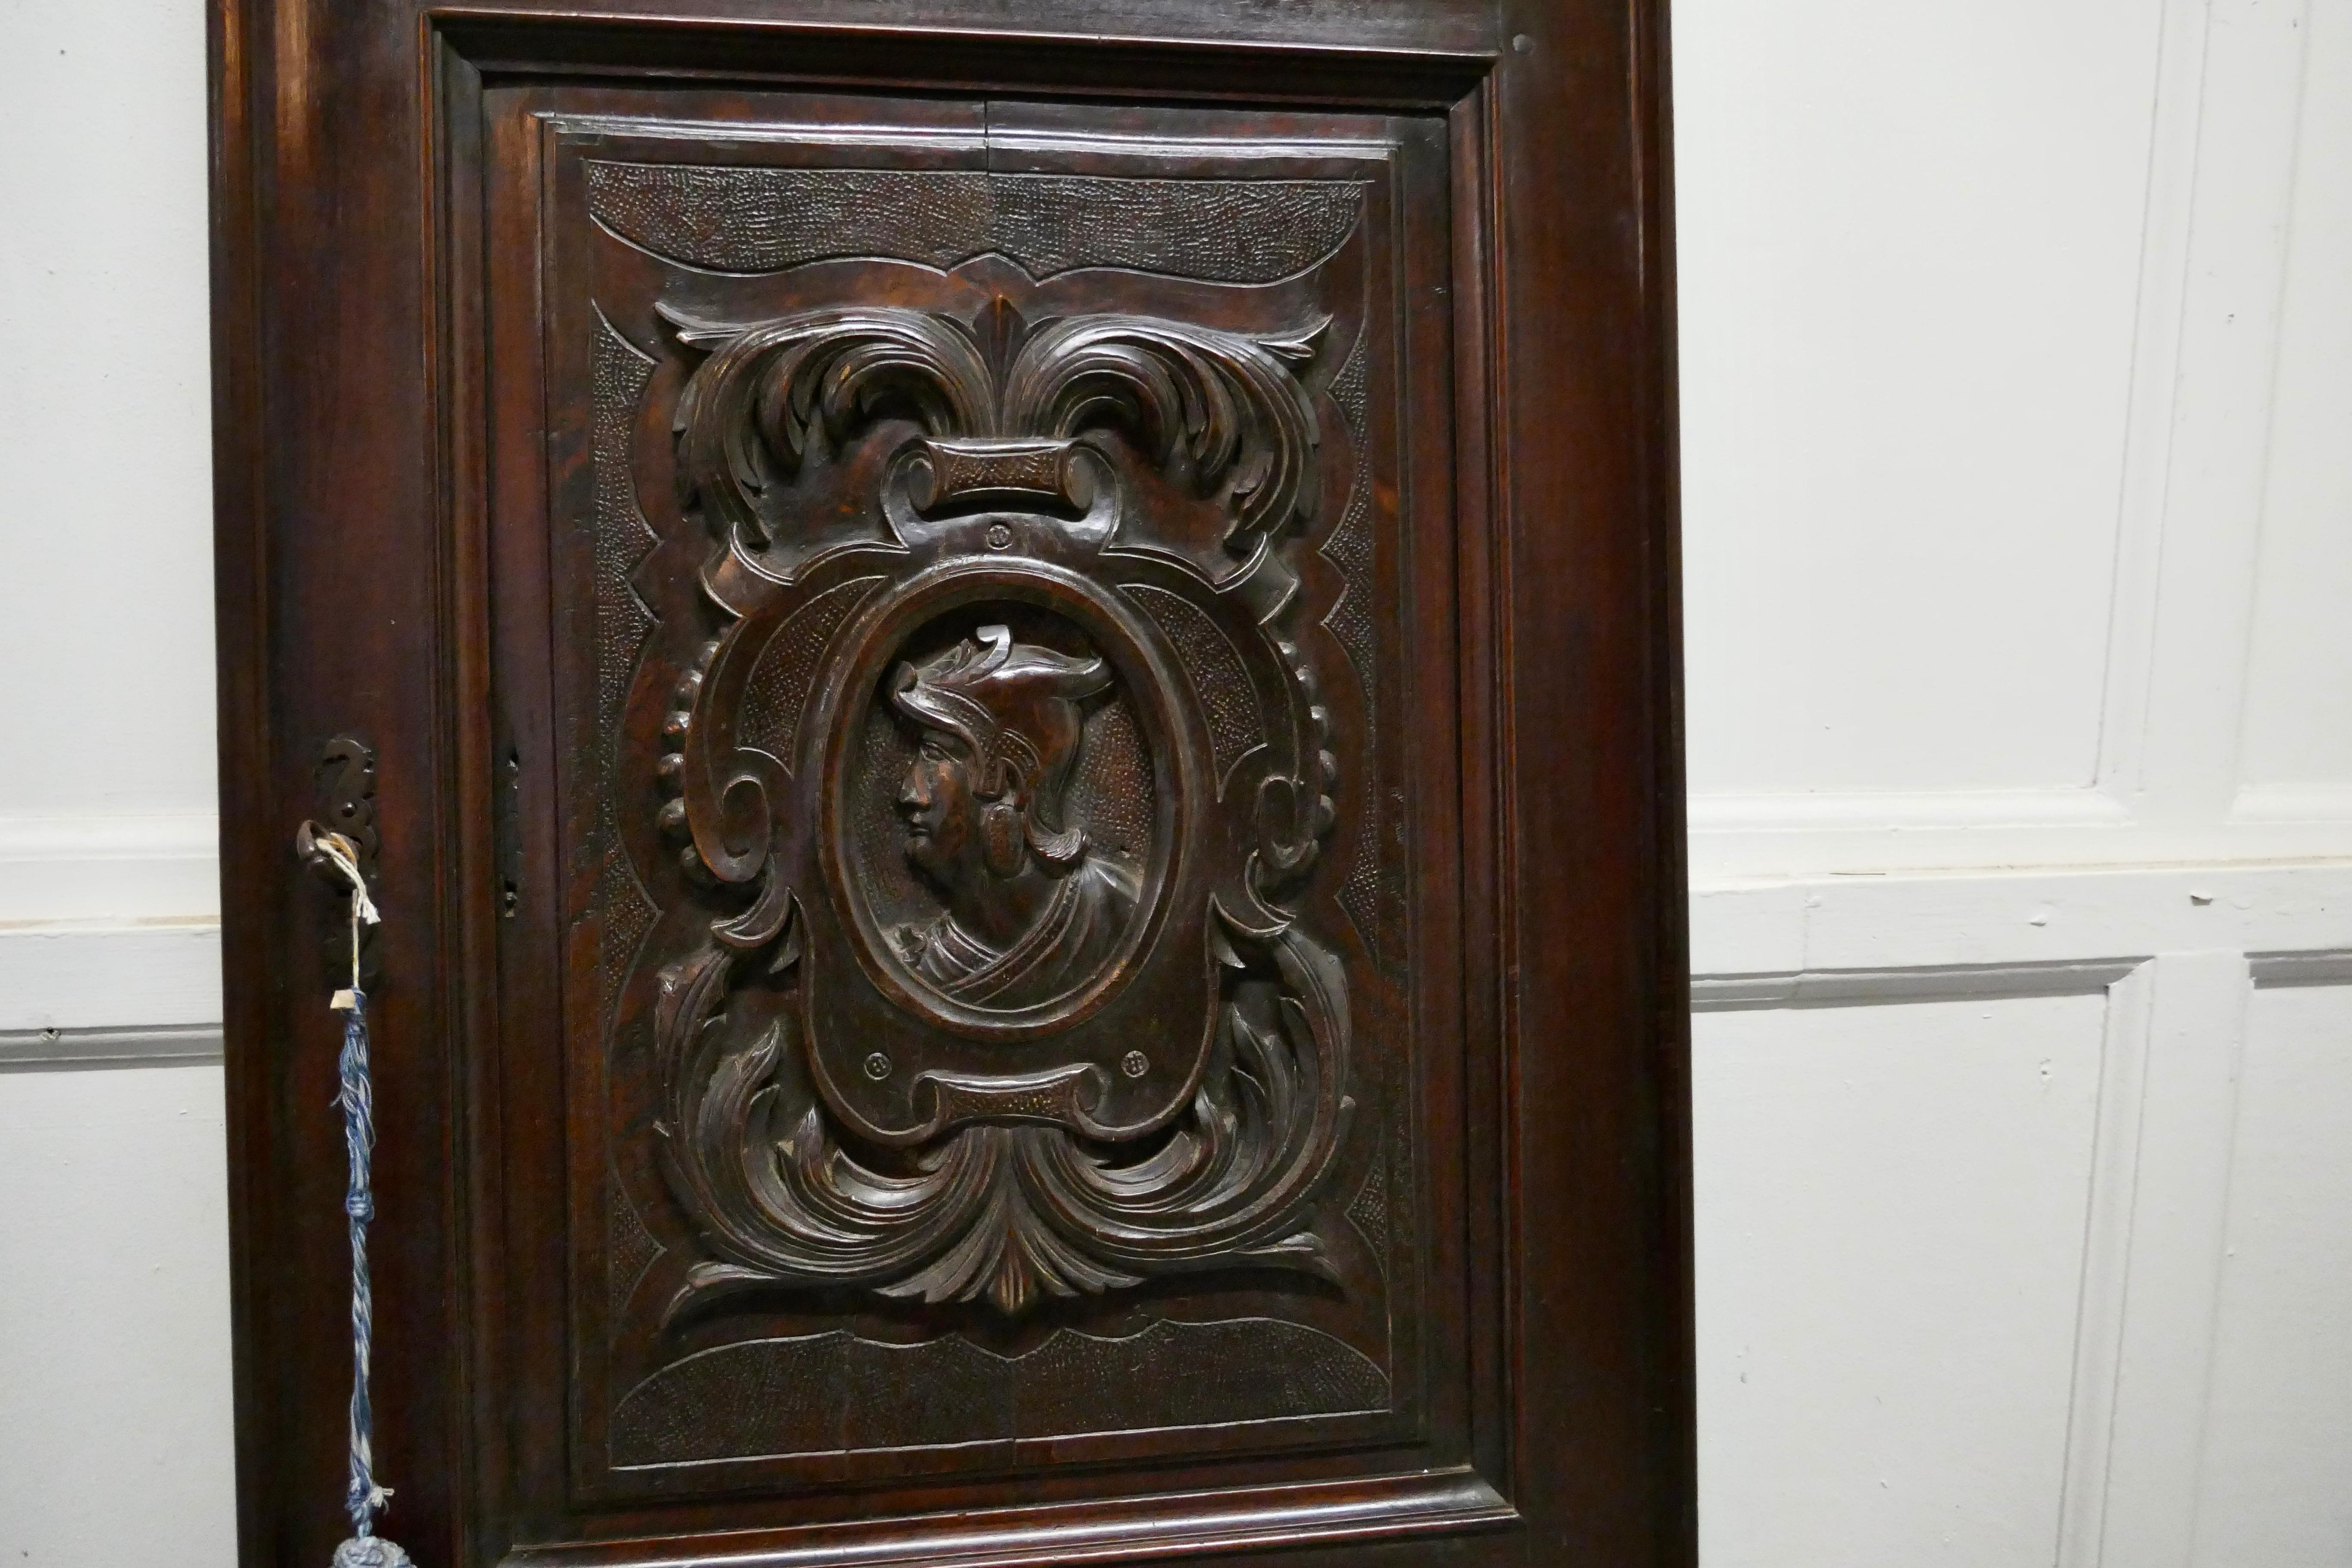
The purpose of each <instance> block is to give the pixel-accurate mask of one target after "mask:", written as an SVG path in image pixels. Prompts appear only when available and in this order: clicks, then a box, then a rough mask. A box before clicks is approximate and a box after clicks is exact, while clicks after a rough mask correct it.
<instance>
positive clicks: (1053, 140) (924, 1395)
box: [543, 115, 1425, 1492]
mask: <svg viewBox="0 0 2352 1568" xmlns="http://www.w3.org/2000/svg"><path fill="white" fill-rule="evenodd" d="M1349 130H1350V131H1351V132H1354V135H1353V136H1352V138H1351V139H1350V140H1349V141H1347V142H1324V143H1322V144H1319V145H1318V146H1316V147H1314V148H1313V149H1312V150H1311V151H1305V150H1301V151H1298V152H1294V153H1290V155H1289V156H1287V157H1284V156H1283V155H1282V154H1281V152H1280V150H1279V149H1269V148H1266V147H1264V146H1255V147H1247V146H1241V145H1236V146H1234V147H1233V148H1231V149H1230V150H1229V151H1228V152H1226V153H1223V155H1222V157H1220V155H1219V154H1216V153H1208V154H1207V155H1206V156H1204V155H1203V153H1202V151H1201V150H1199V149H1192V150H1189V151H1187V152H1186V153H1181V154H1179V155H1177V156H1175V157H1172V158H1171V156H1169V155H1168V154H1166V153H1153V152H1150V151H1148V150H1141V149H1137V150H1129V151H1124V152H1122V153H1119V154H1118V155H1117V156H1116V157H1107V156H1106V155H1105V154H1104V153H1102V152H1101V151H1100V149H1099V148H1098V147H1097V146H1096V145H1094V144H1092V143H1090V142H1088V141H1087V139H1086V138H1084V137H1082V136H1078V135H1074V134H1067V133H1057V132H1034V133H1032V134H1030V135H1028V136H1026V137H1025V138H1023V139H1022V141H1021V142H1020V146H1021V148H1022V153H1023V155H1024V157H1025V159H1026V160H1027V161H1028V162H1030V163H1032V164H1034V165H1043V166H1041V167H1034V168H1032V169H1029V170H1024V171H1021V172H1014V173H1005V172H1002V171H992V170H988V169H984V168H982V169H971V168H958V167H953V166H950V167H936V166H933V167H925V166H921V164H922V163H927V162H929V163H936V162H942V161H943V162H947V163H950V164H952V163H955V162H958V161H962V162H971V161H973V160H972V159H971V153H970V150H969V148H968V146H967V147H960V146H959V142H962V141H963V140H964V139H963V138H961V137H958V136H956V135H954V134H953V133H951V132H943V133H940V134H938V135H936V136H934V137H931V138H928V139H923V138H916V139H912V140H913V150H914V152H915V154H916V156H915V158H914V159H913V160H911V161H913V162H915V163H917V164H918V166H916V167H911V168H908V167H887V166H886V167H863V166H854V165H850V164H848V163H847V162H846V159H845V152H844V149H843V147H842V146H841V144H840V142H838V141H837V140H834V139H821V138H818V137H815V136H810V137H808V138H807V139H806V140H805V141H804V142H803V141H796V140H795V138H794V137H793V134H792V133H791V132H789V130H785V129H782V128H778V129H775V130H772V131H770V132H768V133H767V134H765V135H763V136H762V137H761V139H759V140H758V141H757V142H752V141H749V140H746V139H744V138H741V137H740V136H739V135H736V134H732V133H730V130H729V129H728V128H726V127H720V126H711V125H708V124H695V123H692V122H683V123H672V124H667V125H662V126H658V127H650V126H632V127H629V128H627V129H626V130H621V129H617V128H613V127H610V126H606V125H604V124H600V123H598V122H596V121H593V120H582V119H578V118H567V117H563V116H560V115H559V116H556V117H553V118H551V120H550V121H548V122H547V127H546V130H545V131H544V132H543V134H544V136H545V138H546V145H547V153H546V157H547V162H548V164H549V166H550V167H551V169H552V170H553V171H554V175H553V178H552V180H551V182H550V189H551V191H552V193H553V194H552V196H551V200H550V205H549V208H548V210H547V212H546V214H545V217H544V221H545V222H546V224H547V225H548V226H549V228H550V230H551V241H552V245H553V248H554V254H555V256H556V258H557V260H556V265H555V270H554V273H553V278H554V293H553V296H552V298H551V306H550V311H549V315H550V324H549V328H548V331H549V333H550V335H551V339H552V340H553V341H554V348H555V351H556V352H557V353H559V354H560V355H562V356H564V358H565V359H566V360H568V362H569V363H574V364H577V365H579V366H581V367H582V368H583V370H584V372H585V374H583V375H581V376H580V377H579V378H578V381H577V383H576V384H572V385H570V386H566V385H564V384H562V383H560V382H559V383H558V384H556V385H555V386H554V387H553V389H552V390H553V392H554V394H555V395H556V396H558V397H559V398H566V397H568V398H571V399H573V400H576V401H575V402H574V405H573V406H574V407H575V408H576V409H577V412H576V413H575V414H573V416H572V418H573V419H574V421H575V422H576V425H577V427H579V428H580V429H581V430H582V431H583V433H584V435H585V437H586V446H587V448H588V450H587V454H586V461H585V463H584V464H583V465H578V468H580V470H581V479H582V482H581V483H579V484H578V485H577V486H576V487H575V488H574V489H573V491H572V495H573V497H574V498H575V502H574V504H575V505H576V510H572V511H571V512H570V513H569V514H568V515H567V512H566V510H565V509H564V507H563V505H562V502H561V500H559V504H558V506H557V507H556V509H555V511H554V519H553V521H555V524H556V526H557V528H558V530H559V531H560V532H561V533H562V534H565V535H567V536H568V537H569V538H570V539H571V540H572V545H571V547H570V549H569V552H568V553H569V557H570V559H571V561H572V567H571V569H570V571H569V572H568V573H567V572H565V571H564V570H563V569H562V559H563V557H562V554H561V553H560V554H559V557H558V563H559V570H558V574H557V582H558V599H557V612H556V613H557V615H558V616H559V618H560V619H561V621H562V623H563V624H564V625H566V626H568V627H569V628H570V633H571V639H572V642H573V645H574V646H573V647H572V648H571V649H570V651H569V656H568V658H563V659H560V660H559V667H558V681H559V700H560V703H561V704H562V707H563V708H564V710H565V711H566V712H568V713H569V715H570V721H569V722H570V731H569V732H570V734H571V736H572V741H571V742H570V747H571V749H570V750H569V752H567V761H566V774H567V777H566V784H565V796H566V800H567V802H568V806H567V810H566V812H565V814H564V820H565V821H566V822H567V823H568V824H570V825H572V829H571V831H572V834H573V835H574V837H572V840H571V843H570V847H568V848H567V850H566V852H565V858H566V860H567V863H569V864H572V865H573V866H575V867H577V868H580V874H579V875H577V876H575V877H574V878H573V879H572V884H571V888H572V892H571V895H570V904H569V910H568V912H567V913H566V915H565V922H566V929H567V930H569V931H571V933H572V936H571V942H572V973H575V974H577V975H582V976H585V977H593V983H592V984H588V985H585V986H583V987H577V988H574V990H573V991H572V994H569V995H568V997H567V1001H566V1017H567V1020H568V1021H567V1024H566V1050H567V1053H568V1055H569V1059H570V1060H571V1062H572V1068H571V1071H570V1075H569V1082H570V1086H571V1087H570V1090H569V1092H570V1093H572V1095H574V1096H577V1097H579V1099H580V1100H582V1101H583V1102H593V1104H596V1105H598V1106H601V1108H602V1109H601V1112H600V1113H598V1114H597V1115H595V1116H593V1117H592V1118H589V1119H587V1120H588V1121H590V1123H591V1124H592V1125H593V1128H594V1129H595V1133H594V1135H593V1139H592V1142H594V1143H596V1144H599V1145H601V1147H598V1148H596V1149H595V1150H594V1151H593V1153H592V1152H590V1151H589V1150H585V1149H583V1150H582V1151H581V1152H580V1153H579V1156H578V1158H579V1159H580V1161H581V1163H582V1169H581V1173H580V1175H579V1177H578V1179H577V1180H576V1182H575V1189H574V1192H575V1196H574V1213H573V1216H572V1217H573V1221H574V1226H575V1228H574V1230H573V1233H572V1234H573V1235H574V1236H575V1237H578V1238H580V1240H579V1242H577V1243H575V1252H574V1261H573V1275H572V1278H573V1281H574V1291H575V1294H574V1297H573V1300H574V1315H575V1321H577V1322H578V1324H579V1326H580V1328H581V1330H582V1332H581V1334H580V1337H579V1339H578V1341H577V1343H576V1347H575V1352H574V1355H575V1363H576V1364H575V1373H576V1376H577V1380H578V1385H579V1389H580V1396H579V1398H578V1401H577V1405H576V1411H575V1419H576V1423H577V1431H578V1440H579V1450H578V1453H577V1454H576V1456H575V1464H576V1466H577V1473H578V1474H579V1476H580V1479H581V1480H582V1481H583V1484H585V1485H589V1486H592V1487H593V1488H595V1489H619V1490H621V1491H624V1492H626V1491H634V1490H638V1489H644V1488H646V1487H654V1488H657V1489H662V1490H665V1491H676V1490H677V1489H681V1488H684V1489H694V1488H695V1487H696V1486H697V1485H698V1484H700V1483H698V1482H697V1481H696V1480H695V1479H693V1477H694V1474H695V1472H696V1468H697V1467H708V1466H713V1465H719V1464H722V1463H723V1464H724V1466H725V1468H724V1469H723V1470H721V1471H719V1472H717V1474H716V1479H713V1480H712V1481H711V1482H710V1483H709V1484H714V1485H726V1486H733V1485H736V1484H740V1473H741V1467H742V1465H743V1463H744V1462H746V1461H756V1462H758V1463H760V1464H762V1465H765V1466H768V1467H770V1468H773V1469H775V1470H776V1471H777V1472H778V1473H779V1474H780V1475H782V1476H791V1475H799V1476H803V1477H815V1476H818V1475H823V1474H833V1473H842V1472H843V1467H845V1466H846V1467H847V1468H848V1473H858V1472H859V1471H860V1470H861V1468H872V1469H873V1470H875V1472H876V1473H882V1472H883V1471H884V1470H885V1469H886V1468H887V1470H889V1471H892V1472H900V1471H904V1470H906V1469H908V1468H916V1469H939V1470H943V1471H954V1470H961V1469H971V1468H982V1469H985V1468H991V1467H993V1466H998V1465H1002V1464H1003V1463H1004V1462H1006V1459H1007V1458H1010V1457H1012V1456H1013V1455H1017V1454H1020V1453H1023V1452H1025V1451H1027V1449H1028V1448H1029V1447H1039V1448H1041V1449H1042V1448H1045V1447H1050V1448H1051V1449H1052V1450H1053V1451H1055V1452H1057V1453H1073V1452H1078V1451H1084V1450H1085V1449H1087V1447H1098V1448H1101V1449H1103V1451H1104V1452H1107V1453H1108V1452H1115V1451H1131V1450H1135V1449H1137V1448H1138V1447H1141V1448H1145V1449H1150V1450H1152V1451H1158V1452H1171V1453H1172V1452H1182V1451H1186V1450H1200V1451H1203V1452H1208V1451H1217V1450H1225V1449H1233V1448H1236V1447H1240V1448H1247V1449H1259V1450H1262V1449H1265V1448H1268V1447H1283V1446H1285V1445H1286V1444H1292V1443H1297V1442H1307V1443H1310V1444H1314V1445H1326V1444H1328V1443H1329V1442H1331V1441H1333V1440H1334V1439H1335V1436H1337V1435H1339V1434H1340V1433H1343V1432H1346V1431H1349V1430H1354V1431H1356V1432H1357V1434H1358V1436H1359V1437H1360V1438H1361V1437H1366V1436H1380V1435H1381V1434H1383V1433H1385V1434H1389V1435H1391V1436H1394V1435H1397V1434H1400V1433H1408V1432H1410V1431H1412V1429H1413V1428H1414V1426H1415V1424H1416V1422H1417V1421H1418V1419H1419V1417H1420V1415H1421V1405H1422V1399H1421V1395H1420V1391H1419V1387H1418V1384H1419V1382H1420V1379H1421V1377H1422V1375H1423V1365H1422V1363H1421V1362H1420V1360H1419V1355H1420V1346H1419V1340H1420V1336H1421V1324H1420V1321H1419V1318H1420V1310H1419V1305H1418V1303H1419V1300H1420V1297H1421V1294H1422V1292H1423V1289H1424V1288H1425V1282H1424V1280H1423V1268H1424V1262H1423V1255H1422V1248H1421V1246H1420V1237H1421V1235H1422V1229H1423V1222H1422V1219H1421V1217H1420V1215H1419V1212H1418V1211H1419V1209H1420V1208H1421V1206H1422V1205H1423V1203H1424V1202H1425V1198H1424V1194H1423V1185H1424V1184H1423V1173H1422V1172H1421V1170H1420V1168H1419V1165H1418V1163H1417V1162H1418V1160H1419V1157H1420V1155H1419V1151H1420V1147H1421V1139H1420V1136H1419V1131H1418V1128H1417V1127H1416V1125H1415V1123H1414V1120H1413V1108H1414V1104H1415V1100H1416V1090H1417V1085H1416V1081H1415V1068H1414V1063H1413V1044H1414V1043H1413V1040H1412V1037H1411V1033H1410V1031H1409V1030H1408V1029H1407V1028H1406V1027H1404V1026H1403V1020H1404V1016H1405V1004H1406V992H1407V990H1408V987H1409V982H1408V981H1407V979H1406V977H1404V976H1402V975H1401V974H1400V973H1398V970H1399V967H1400V966H1399V965H1397V964H1396V963H1394V960H1393V956H1391V959H1390V961H1389V962H1388V963H1383V953H1382V944H1383V942H1387V943H1389V944H1390V945H1391V947H1393V945H1394V944H1395V943H1396V942H1398V940H1399V938H1398V936H1397V934H1396V930H1395V929H1394V928H1397V927H1401V926H1402V923H1403V919H1404V915H1405V909H1404V906H1405V904H1406V902H1407V898H1406V882H1405V878H1404V875H1403V872H1404V867H1405V864H1406V858H1407V854H1408V852H1409V849H1410V843H1409V837H1408V834H1407V832H1406V829H1405V825H1404V822H1403V819H1402V813H1401V812H1400V811H1399V810H1398V809H1397V808H1396V805H1395V804H1394V803H1395V802H1397V801H1399V800H1401V799H1402V795H1403V794H1404V792H1405V789H1406V788H1407V780H1406V779H1405V778H1404V777H1403V775H1402V770H1401V768H1400V766H1399V764H1398V763H1397V761H1396V760H1395V759H1394V758H1393V757H1392V756H1390V755H1388V754H1385V753H1383V752H1382V751H1381V724H1380V713H1381V701H1382V690H1381V688H1382V685H1383V683H1384V681H1393V680H1394V679H1395V676H1394V674H1393V670H1394V668H1395V666H1396V661H1397V660H1398V659H1399V658H1402V657H1403V656H1404V655H1405V653H1406V652H1407V650H1406V649H1405V648H1403V647H1402V646H1401V639H1400V638H1399V637H1396V636H1395V635H1393V629H1394V628H1395V627H1397V626H1399V625H1400V623H1401V615H1400V610H1399V605H1398V595H1399V594H1400V592H1401V587H1402V584H1401V582H1400V579H1399V574H1398V570H1397V564H1396V562H1395V555H1396V552H1397V551H1398V550H1399V548H1400V537H1401V536H1400V534H1399V531H1398V530H1399V527H1400V524H1401V521H1402V519H1401V516H1400V510H1399V508H1398V506H1397V503H1396V499H1395V498H1396V497H1397V495H1398V493H1399V482H1400V478H1401V474H1400V469H1401V467H1402V463H1401V456H1402V455H1401V453H1400V452H1399V451H1398V449H1397V445H1396V442H1395V437H1394V435H1393V429H1394V415H1393V409H1394V405H1395V401H1396V398H1397V396H1398V392H1399V386H1398V382H1397V380H1396V374H1395V367H1396V363H1397V359H1396V342H1397V339H1398V337H1399V335H1400V332H1401V330H1402V321H1401V320H1400V303H1401V301H1400V287H1401V281H1402V279H1401V277H1400V274H1401V270H1402V258H1401V257H1400V255H1399V254H1398V252H1397V248H1396V245H1395V235H1394V231H1393V225H1394V213H1395V205H1394V204H1395V200H1396V193H1395V186H1396V183H1397V181H1398V179H1399V177H1400V175H1399V170H1398V163H1399V158H1400V152H1399V146H1398V135H1399V132H1398V130H1397V129H1396V128H1395V127H1393V126H1389V125H1382V124H1381V123H1379V122H1370V123H1369V124H1368V123H1366V122H1362V121H1358V122H1355V123H1354V124H1352V125H1350V126H1349ZM1270 153H1271V154H1272V155H1271V156H1270V155H1269V154H1270ZM905 155H906V154H905V153H903V152H902V153H898V156H899V157H901V158H904V157H905ZM848 156H849V157H856V158H861V159H864V160H866V161H867V162H887V160H888V159H889V158H890V157H891V156H892V150H890V149H875V148H859V149H855V150H854V151H853V152H852V153H849V154H848ZM1000 156H1001V155H1000ZM1237 163H1239V164H1243V166H1244V167H1246V168H1248V170H1249V174H1248V175H1247V177H1233V176H1232V175H1231V174H1229V173H1228V171H1229V170H1230V169H1231V168H1232V167H1233V166H1234V165H1235V164H1237ZM1204 164H1205V165H1206V168H1205V169H1204ZM1055 165H1064V166H1066V167H1055ZM559 363H562V362H561V361H560V362H559ZM1384 558H1385V573H1384V571H1383V566H1384ZM1383 625H1386V626H1389V627H1390V628H1391V635H1390V636H1389V637H1385V638H1383V637H1381V636H1380V635H1379V633H1378V631H1377V629H1376V628H1378V627H1380V626H1383ZM1390 700H1391V702H1393V701H1395V700H1396V699H1395V697H1394V696H1393V695H1391V697H1390ZM577 1124H578V1121H576V1120H575V1125H577ZM591 1161H593V1165H592V1164H591V1163H589V1162H591ZM600 1174H601V1177H602V1179H601V1180H600V1179H597V1178H598V1176H599V1175H600Z"/></svg>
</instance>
